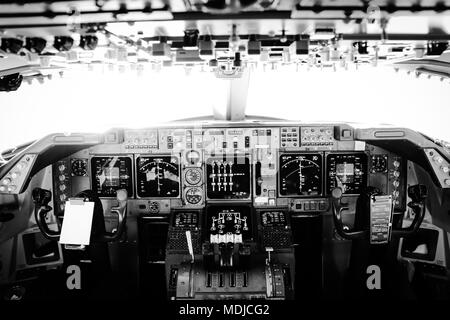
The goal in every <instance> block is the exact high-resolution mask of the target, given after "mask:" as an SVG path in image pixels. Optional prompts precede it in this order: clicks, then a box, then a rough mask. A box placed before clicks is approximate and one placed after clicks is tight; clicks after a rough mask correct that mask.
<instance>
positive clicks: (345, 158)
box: [327, 153, 367, 194]
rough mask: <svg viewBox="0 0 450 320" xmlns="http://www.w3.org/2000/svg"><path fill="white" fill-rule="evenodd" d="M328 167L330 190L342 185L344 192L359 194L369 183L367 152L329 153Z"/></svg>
mask: <svg viewBox="0 0 450 320" xmlns="http://www.w3.org/2000/svg"><path fill="white" fill-rule="evenodd" d="M327 169H328V177H327V186H328V191H329V192H331V190H333V189H334V188H336V187H340V188H341V189H342V191H343V193H344V194H359V193H360V191H361V190H362V188H363V187H365V186H366V185H367V155H366V154H365V153H354V154H351V153H350V154H329V155H328V156H327Z"/></svg>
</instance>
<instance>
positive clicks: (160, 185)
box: [136, 156, 180, 198]
mask: <svg viewBox="0 0 450 320" xmlns="http://www.w3.org/2000/svg"><path fill="white" fill-rule="evenodd" d="M136 181H137V182H136V184H137V194H138V196H139V197H151V198H175V197H178V196H179V195H180V162H179V158H178V157H176V156H140V157H138V158H137V159H136Z"/></svg>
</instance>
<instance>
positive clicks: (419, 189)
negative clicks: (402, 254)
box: [392, 184, 428, 237]
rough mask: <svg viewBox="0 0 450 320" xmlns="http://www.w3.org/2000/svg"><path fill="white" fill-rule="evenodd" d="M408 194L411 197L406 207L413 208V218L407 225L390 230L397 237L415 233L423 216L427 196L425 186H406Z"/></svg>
mask: <svg viewBox="0 0 450 320" xmlns="http://www.w3.org/2000/svg"><path fill="white" fill-rule="evenodd" d="M408 196H409V197H410V199H411V202H409V203H408V207H410V208H411V209H412V210H413V212H414V219H413V221H412V222H411V224H410V226H409V227H406V228H400V229H394V230H393V231H392V234H393V235H394V236H397V237H408V236H410V235H412V234H414V233H416V232H417V231H418V230H419V228H420V225H421V224H422V221H423V218H424V217H425V209H426V207H425V200H426V199H427V197H428V190H427V187H426V186H425V185H423V184H417V185H414V186H410V187H409V188H408Z"/></svg>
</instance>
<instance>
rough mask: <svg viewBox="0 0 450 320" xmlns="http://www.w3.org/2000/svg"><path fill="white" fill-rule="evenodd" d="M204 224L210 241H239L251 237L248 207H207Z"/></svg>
mask: <svg viewBox="0 0 450 320" xmlns="http://www.w3.org/2000/svg"><path fill="white" fill-rule="evenodd" d="M206 225H207V227H208V229H209V233H210V239H211V242H212V243H229V242H234V243H240V242H242V241H243V240H246V239H249V238H251V210H250V207H248V206H213V207H209V208H208V215H207V223H206Z"/></svg>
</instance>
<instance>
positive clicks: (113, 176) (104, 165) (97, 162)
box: [91, 157, 133, 197]
mask: <svg viewBox="0 0 450 320" xmlns="http://www.w3.org/2000/svg"><path fill="white" fill-rule="evenodd" d="M91 168H92V188H93V190H94V191H95V192H96V193H97V194H98V195H99V196H101V197H114V196H115V195H116V192H117V190H119V189H125V190H127V192H128V196H132V195H133V184H132V182H131V181H132V180H131V179H132V178H131V176H132V175H131V172H132V171H131V159H130V158H128V157H93V158H92V160H91Z"/></svg>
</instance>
